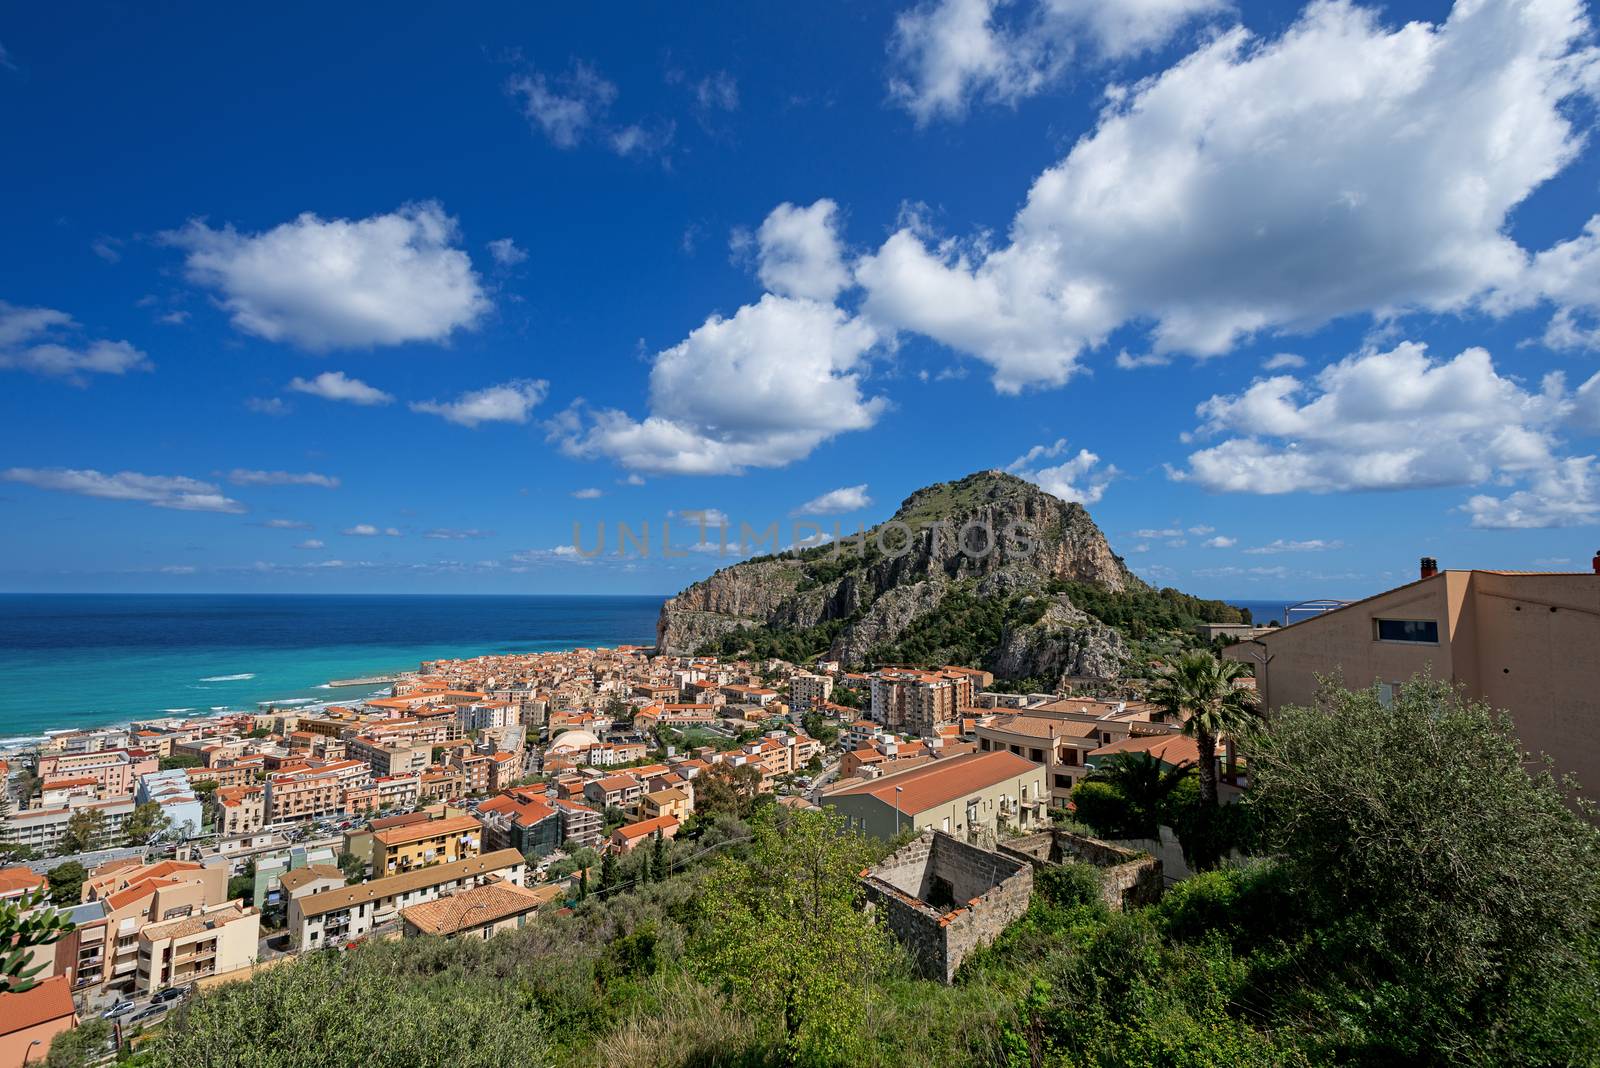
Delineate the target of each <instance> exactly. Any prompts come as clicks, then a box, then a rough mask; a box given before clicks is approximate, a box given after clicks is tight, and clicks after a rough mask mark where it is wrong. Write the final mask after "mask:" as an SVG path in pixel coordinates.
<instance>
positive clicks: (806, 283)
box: [756, 199, 850, 302]
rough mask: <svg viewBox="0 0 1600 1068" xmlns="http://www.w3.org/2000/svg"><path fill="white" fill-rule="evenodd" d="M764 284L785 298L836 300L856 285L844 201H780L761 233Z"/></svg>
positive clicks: (759, 244) (762, 278)
mask: <svg viewBox="0 0 1600 1068" xmlns="http://www.w3.org/2000/svg"><path fill="white" fill-rule="evenodd" d="M756 242H757V245H758V247H759V249H760V268H759V273H760V278H761V284H762V285H764V286H766V287H767V289H768V290H769V291H771V292H773V293H777V294H779V295H780V296H785V297H806V298H809V299H811V300H820V301H824V302H827V301H831V300H833V298H835V297H837V296H838V295H839V293H840V292H841V291H842V290H843V289H844V288H845V287H846V286H848V285H849V284H850V272H849V270H848V269H846V267H845V265H844V252H843V249H842V247H841V246H840V243H839V233H838V205H836V204H835V203H834V202H833V201H831V200H827V199H823V200H819V201H817V202H816V203H814V204H812V205H811V206H810V207H807V208H801V207H796V206H795V205H793V204H788V203H784V204H779V205H778V206H777V207H776V208H773V209H772V211H771V212H770V213H769V214H768V215H767V217H766V219H765V220H764V221H763V222H762V223H761V229H760V230H758V231H757V232H756Z"/></svg>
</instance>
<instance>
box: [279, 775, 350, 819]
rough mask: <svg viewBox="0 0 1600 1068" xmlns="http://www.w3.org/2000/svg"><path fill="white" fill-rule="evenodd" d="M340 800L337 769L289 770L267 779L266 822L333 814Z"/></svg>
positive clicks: (337, 810)
mask: <svg viewBox="0 0 1600 1068" xmlns="http://www.w3.org/2000/svg"><path fill="white" fill-rule="evenodd" d="M343 803H344V783H343V782H342V781H341V780H340V778H339V774H338V772H336V771H331V770H315V771H291V772H287V773H285V774H282V775H273V776H272V777H270V778H269V779H267V789H266V806H267V822H268V823H284V822H287V821H289V820H308V819H313V818H315V817H317V816H334V815H337V814H338V813H339V812H340V811H341V809H342V806H343Z"/></svg>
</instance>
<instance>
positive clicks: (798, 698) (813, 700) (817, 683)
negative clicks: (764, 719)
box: [789, 671, 833, 716]
mask: <svg viewBox="0 0 1600 1068" xmlns="http://www.w3.org/2000/svg"><path fill="white" fill-rule="evenodd" d="M832 698H833V679H831V678H830V677H828V676H827V675H812V674H810V673H809V672H804V671H801V672H796V673H795V674H794V675H792V676H790V678H789V711H791V712H793V713H794V714H795V715H797V716H803V715H805V714H806V713H807V712H811V711H813V710H814V709H816V708H817V707H818V706H820V705H824V704H827V703H828V701H830V700H832Z"/></svg>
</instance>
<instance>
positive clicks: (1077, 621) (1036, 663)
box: [656, 471, 1144, 680]
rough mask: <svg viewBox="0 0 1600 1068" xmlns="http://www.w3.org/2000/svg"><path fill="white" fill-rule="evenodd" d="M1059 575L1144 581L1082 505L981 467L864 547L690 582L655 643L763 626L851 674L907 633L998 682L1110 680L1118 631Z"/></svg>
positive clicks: (918, 501)
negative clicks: (970, 623) (1075, 601)
mask: <svg viewBox="0 0 1600 1068" xmlns="http://www.w3.org/2000/svg"><path fill="white" fill-rule="evenodd" d="M1054 580H1070V581H1075V582H1083V583H1090V584H1093V585H1096V586H1099V587H1102V588H1104V589H1106V590H1110V591H1123V590H1130V589H1143V588H1144V584H1143V583H1142V582H1141V581H1140V580H1139V579H1138V578H1136V577H1135V576H1134V575H1133V574H1132V573H1131V572H1130V571H1129V570H1128V569H1127V567H1126V566H1125V565H1124V564H1123V562H1122V560H1121V559H1120V558H1118V557H1117V556H1116V554H1115V553H1113V552H1112V551H1111V546H1110V545H1109V544H1107V542H1106V539H1105V536H1104V535H1103V534H1102V533H1101V532H1100V529H1099V528H1098V527H1096V526H1095V524H1094V521H1093V520H1092V519H1090V518H1089V513H1088V512H1086V511H1085V510H1084V509H1083V507H1082V506H1081V505H1078V504H1068V503H1067V502H1065V501H1062V500H1059V499H1057V498H1055V497H1052V496H1051V495H1050V494H1048V493H1046V492H1044V491H1043V490H1041V489H1039V488H1038V487H1037V486H1035V485H1033V484H1032V483H1029V482H1025V481H1023V480H1022V479H1019V478H1015V477H1013V476H1011V475H1006V474H1002V473H1000V472H997V471H986V472H980V473H978V474H974V475H969V476H968V477H966V478H964V479H961V480H960V481H959V482H942V483H939V484H937V485H933V486H929V487H927V488H925V489H921V490H918V491H917V492H916V493H913V494H912V495H911V496H910V497H908V498H906V500H905V501H904V502H903V503H902V504H901V505H900V508H899V509H898V510H897V511H896V512H895V514H894V516H893V517H892V518H891V519H890V520H888V521H887V522H885V523H883V524H881V525H879V526H877V527H874V528H873V529H871V530H869V531H868V532H867V536H866V539H865V545H864V546H859V545H854V544H845V545H843V546H842V547H841V548H838V549H835V548H834V547H830V546H822V547H818V548H814V549H809V550H806V551H804V552H801V553H798V554H793V553H791V554H785V555H781V556H776V557H767V558H764V559H759V560H752V561H749V562H746V563H742V564H735V565H733V566H731V567H727V568H724V569H722V570H721V571H718V572H717V573H716V574H714V575H712V576H711V577H709V578H707V579H705V580H703V581H701V582H697V583H695V584H694V585H693V586H690V587H689V588H688V589H686V590H684V591H683V592H682V593H679V594H678V595H677V596H676V597H673V598H671V599H670V600H668V601H667V602H666V604H664V605H663V606H662V609H661V618H660V621H659V623H658V625H657V635H656V636H657V644H658V645H659V647H661V648H662V649H665V650H670V651H672V652H678V653H688V652H702V651H706V650H707V649H708V648H714V647H715V646H716V645H717V643H718V642H719V641H720V640H721V639H723V638H724V636H726V635H729V634H734V633H738V632H741V631H765V632H769V633H772V634H777V635H790V636H793V637H794V638H795V640H796V641H797V642H799V643H800V644H802V645H807V646H809V647H810V648H811V649H813V650H814V651H815V652H818V653H820V652H822V651H823V649H824V648H826V651H827V654H828V656H829V657H830V658H831V659H838V660H841V661H843V662H844V663H845V664H846V665H847V666H848V667H850V668H852V669H854V668H860V667H863V666H866V665H867V664H868V663H869V662H870V661H871V660H872V659H873V653H874V651H876V652H878V653H880V654H884V653H888V654H893V653H894V652H897V651H899V650H898V649H897V643H903V642H906V641H908V640H911V639H915V640H917V641H919V642H921V644H920V645H918V646H917V647H918V648H922V649H927V648H930V646H929V643H930V642H932V643H933V645H932V647H931V648H932V649H933V651H934V652H943V651H951V652H955V651H958V650H961V649H965V650H966V653H967V654H968V655H967V656H966V659H969V660H978V661H981V662H982V664H983V666H985V667H987V668H989V669H990V670H993V671H995V672H996V673H997V674H999V675H1001V676H1002V677H1008V678H1046V677H1047V678H1050V679H1052V680H1053V679H1057V678H1060V677H1061V676H1064V675H1088V676H1095V677H1102V678H1112V677H1115V676H1116V675H1117V673H1118V671H1119V669H1120V665H1121V661H1122V657H1123V651H1122V643H1121V637H1120V635H1119V634H1118V633H1117V632H1116V631H1115V630H1113V629H1112V628H1109V627H1106V626H1105V625H1103V624H1101V623H1100V622H1098V621H1097V620H1095V619H1093V618H1092V617H1090V616H1088V615H1087V614H1085V613H1084V612H1081V611H1079V610H1078V609H1077V608H1076V607H1074V606H1073V605H1072V603H1071V601H1070V600H1069V599H1068V598H1067V597H1066V595H1065V594H1061V593H1055V594H1051V593H1049V592H1048V588H1049V584H1050V583H1051V582H1052V581H1054ZM956 606H959V608H957V607H956ZM958 610H959V612H962V613H966V615H969V616H971V617H972V618H973V619H974V620H975V622H974V634H975V635H978V636H979V639H981V640H980V644H982V645H983V648H982V649H981V650H978V651H977V655H976V656H974V655H972V653H973V649H972V648H971V647H970V643H963V642H962V641H959V640H953V639H951V636H950V635H949V634H948V633H946V632H948V631H949V630H951V629H952V628H951V627H950V626H949V625H948V624H949V622H950V620H949V619H941V613H943V614H944V615H946V616H949V615H950V614H951V613H954V612H957V611H958ZM961 618H963V619H964V618H965V616H963V617H961ZM941 622H942V623H944V624H946V625H945V626H944V627H943V629H942V630H941V629H940V626H939V625H940V624H941ZM996 627H998V628H999V629H998V630H996V629H995V628H996ZM954 629H955V630H957V631H959V630H960V626H959V622H958V624H957V626H955V628H954ZM929 634H934V635H935V636H934V637H927V635H929ZM991 639H992V640H991ZM941 642H943V643H944V644H943V645H940V644H939V643H941Z"/></svg>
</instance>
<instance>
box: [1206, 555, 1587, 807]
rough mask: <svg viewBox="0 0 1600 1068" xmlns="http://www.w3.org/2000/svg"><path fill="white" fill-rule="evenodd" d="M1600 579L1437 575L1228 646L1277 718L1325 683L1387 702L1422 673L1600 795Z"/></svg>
mask: <svg viewBox="0 0 1600 1068" xmlns="http://www.w3.org/2000/svg"><path fill="white" fill-rule="evenodd" d="M1596 567H1597V571H1596V573H1590V572H1577V573H1533V572H1518V571H1437V570H1436V569H1435V567H1434V562H1433V561H1432V560H1431V559H1430V560H1424V561H1423V567H1422V577H1421V578H1419V579H1418V580H1417V581H1415V582H1412V583H1408V584H1407V585H1404V586H1400V587H1398V588H1396V589H1393V590H1390V591H1388V592H1387V593H1380V594H1378V595H1377V596H1375V597H1368V598H1367V599H1366V600H1364V601H1356V602H1354V603H1353V604H1349V605H1345V606H1344V607H1342V608H1338V609H1336V610H1334V611H1331V612H1327V613H1324V614H1322V615H1319V616H1313V617H1312V618H1310V619H1307V620H1304V621H1302V622H1299V623H1294V624H1292V625H1290V626H1287V627H1283V628H1280V629H1277V630H1272V631H1269V632H1268V633H1266V634H1264V635H1262V636H1260V637H1258V638H1254V639H1252V640H1250V641H1246V642H1240V643H1239V644H1237V645H1232V646H1229V647H1228V650H1227V655H1228V656H1229V657H1231V658H1232V659H1235V660H1242V661H1244V662H1246V663H1249V664H1253V665H1255V671H1256V688H1257V691H1258V692H1259V693H1260V695H1261V701H1262V705H1263V706H1264V707H1265V708H1266V709H1267V710H1268V711H1269V712H1270V711H1271V710H1272V709H1274V708H1278V707H1281V706H1283V705H1291V704H1292V705H1307V704H1310V703H1311V702H1312V701H1313V699H1314V698H1315V696H1316V691H1317V676H1318V675H1326V674H1332V673H1335V672H1337V673H1339V674H1340V676H1341V677H1342V679H1343V682H1344V685H1346V686H1348V687H1351V688H1353V689H1360V688H1363V687H1367V686H1371V685H1373V684H1377V685H1378V686H1379V687H1380V688H1381V691H1382V692H1383V693H1384V694H1389V693H1392V692H1394V690H1395V689H1396V688H1398V687H1399V685H1400V684H1401V683H1403V682H1406V681H1407V680H1409V679H1410V678H1412V676H1414V675H1417V674H1418V673H1420V672H1423V671H1431V672H1432V673H1433V677H1434V678H1436V679H1442V680H1445V681H1447V682H1453V683H1456V684H1458V685H1460V686H1462V687H1463V688H1464V689H1465V690H1466V692H1467V693H1468V694H1469V695H1470V696H1472V697H1476V698H1480V699H1482V700H1484V701H1486V702H1488V704H1489V705H1491V706H1492V707H1494V708H1497V709H1504V710H1505V711H1507V712H1509V713H1510V714H1511V719H1512V723H1513V724H1514V725H1515V727H1516V731H1517V734H1518V736H1519V738H1520V739H1521V742H1522V746H1523V748H1524V749H1526V750H1528V751H1529V752H1531V753H1547V754H1549V755H1550V756H1551V757H1552V758H1553V759H1554V760H1555V764H1556V768H1557V770H1558V771H1560V772H1564V773H1571V774H1573V775H1575V776H1577V778H1578V781H1579V783H1580V784H1581V785H1582V786H1583V787H1584V788H1585V791H1586V792H1587V793H1589V794H1591V795H1593V794H1594V793H1595V792H1596V791H1600V705H1597V704H1596V694H1597V693H1600V563H1597V565H1596Z"/></svg>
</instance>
